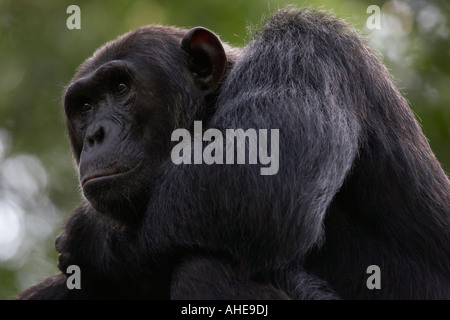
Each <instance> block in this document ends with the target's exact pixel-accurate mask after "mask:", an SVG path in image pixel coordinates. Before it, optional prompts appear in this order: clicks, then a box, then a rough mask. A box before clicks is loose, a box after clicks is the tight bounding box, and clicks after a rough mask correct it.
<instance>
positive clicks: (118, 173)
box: [81, 165, 139, 187]
mask: <svg viewBox="0 0 450 320" xmlns="http://www.w3.org/2000/svg"><path fill="white" fill-rule="evenodd" d="M138 166H139V165H135V166H133V167H124V168H111V169H110V170H107V171H100V172H96V173H93V174H90V175H88V176H85V177H84V178H83V179H82V180H81V186H82V187H83V186H84V185H85V184H86V183H87V182H91V183H93V182H101V181H102V180H109V179H118V178H121V177H124V176H127V175H129V174H130V173H132V172H133V171H135V170H136V169H137V168H138Z"/></svg>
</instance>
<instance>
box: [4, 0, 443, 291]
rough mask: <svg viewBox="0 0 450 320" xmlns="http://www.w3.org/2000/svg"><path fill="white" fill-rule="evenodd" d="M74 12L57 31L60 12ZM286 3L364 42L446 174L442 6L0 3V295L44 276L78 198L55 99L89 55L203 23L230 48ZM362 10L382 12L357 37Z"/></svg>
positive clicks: (266, 0) (52, 269)
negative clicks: (108, 45)
mask: <svg viewBox="0 0 450 320" xmlns="http://www.w3.org/2000/svg"><path fill="white" fill-rule="evenodd" d="M71 4H77V5H78V6H79V7H80V9H81V29H80V30H69V29H68V28H67V27H66V20H67V19H68V17H69V16H70V15H69V14H67V13H66V9H67V7H68V6H69V5H71ZM287 4H294V5H295V6H297V7H305V6H312V7H315V8H322V9H327V10H330V11H333V12H335V13H336V15H337V16H339V17H341V18H345V19H347V20H348V21H349V22H350V23H352V24H353V25H355V26H356V27H357V28H358V29H360V30H361V31H362V32H363V34H365V35H367V37H368V41H369V44H370V45H371V46H372V47H373V48H375V49H376V50H379V51H380V52H381V53H382V54H383V57H384V62H385V64H386V65H387V66H388V67H389V69H390V70H391V73H392V74H393V76H394V78H395V79H396V83H397V85H398V87H399V88H401V90H402V91H403V92H404V94H405V95H406V97H407V98H408V100H409V102H410V104H411V107H412V108H413V110H414V112H415V114H416V116H417V118H418V120H419V121H420V123H421V125H422V127H423V130H424V132H425V134H426V135H427V137H428V139H429V140H430V143H431V146H432V148H433V150H434V152H435V153H436V155H437V157H438V159H439V160H440V162H441V163H442V165H443V167H444V169H445V170H446V171H447V172H449V171H450V45H449V39H450V27H449V21H448V17H449V13H450V4H449V1H447V0H443V1H438V0H434V1H422V0H416V1H361V0H358V1H342V0H340V1H337V0H336V1H334V0H329V1H325V0H324V1H295V0H290V1H282V0H280V1H270V0H260V1H259V0H254V1H248V0H241V1H231V0H227V1H224V0H219V1H202V0H196V1H174V0H173V1H172V0H171V1H168V0H164V1H162V0H161V1H160V0H154V1H125V0H118V1H61V0H41V1H18V0H11V1H8V0H0V299H8V298H11V297H12V296H13V295H15V294H17V293H18V292H19V291H20V290H21V289H23V288H25V287H28V286H30V285H32V284H35V283H37V282H38V281H39V280H41V279H43V278H44V277H46V276H48V275H50V274H53V273H56V272H57V268H56V254H55V252H54V248H53V241H54V238H55V236H56V235H57V234H58V233H59V231H60V228H61V225H62V223H63V221H64V220H65V219H66V218H67V217H68V215H69V213H70V212H71V210H72V209H73V208H74V206H75V205H76V203H78V202H79V201H80V199H81V196H80V191H79V188H78V182H77V175H76V171H75V169H74V165H73V161H72V157H71V153H70V148H69V144H68V139H67V135H66V132H65V128H64V123H63V117H62V111H61V103H60V102H61V93H62V90H63V87H64V85H65V84H66V83H67V82H68V81H69V80H70V79H71V77H72V75H73V74H74V71H75V69H76V68H77V66H78V65H79V64H80V63H81V62H82V61H83V60H84V59H86V58H87V57H89V56H90V55H91V54H92V53H93V51H94V50H95V49H97V48H98V47H99V46H101V45H102V44H104V43H105V42H106V41H108V40H111V39H114V38H115V37H117V36H118V35H120V34H123V33H125V32H127V31H129V30H131V29H134V28H136V27H139V26H141V25H145V24H166V25H175V26H179V27H186V28H189V27H194V26H198V25H201V26H204V27H207V28H209V29H212V30H213V31H215V32H216V33H217V34H219V35H220V36H221V38H222V40H224V41H227V42H229V43H230V44H232V45H237V46H242V45H244V44H245V43H246V42H247V41H248V39H249V37H248V29H249V27H250V28H254V27H255V26H258V25H260V23H261V21H262V18H264V17H267V16H268V15H269V14H270V12H273V11H275V10H277V9H278V8H282V7H284V6H286V5H287ZM369 5H378V6H379V7H380V8H382V11H381V12H382V16H381V19H382V20H381V29H380V30H369V29H368V28H367V27H366V21H367V19H368V17H369V16H370V14H368V13H366V10H367V7H368V6H369Z"/></svg>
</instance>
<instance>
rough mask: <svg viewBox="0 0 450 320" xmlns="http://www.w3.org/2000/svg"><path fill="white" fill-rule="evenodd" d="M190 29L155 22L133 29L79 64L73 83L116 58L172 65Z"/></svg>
mask: <svg viewBox="0 0 450 320" xmlns="http://www.w3.org/2000/svg"><path fill="white" fill-rule="evenodd" d="M187 31H188V30H186V29H180V28H175V27H167V26H153V25H152V26H145V27H141V28H139V29H136V30H133V31H130V32H128V33H126V34H124V35H122V36H120V37H118V38H117V39H116V40H113V41H110V42H108V43H107V44H106V45H104V46H103V47H101V48H100V49H98V50H97V51H96V52H95V53H94V54H93V55H92V57H90V58H89V59H87V60H86V61H85V62H84V63H83V64H82V65H81V66H80V67H79V69H78V71H77V73H76V74H75V76H74V79H73V80H72V82H73V81H75V80H77V79H79V78H82V77H84V76H86V75H87V74H89V73H92V72H93V71H94V70H96V69H98V68H99V67H101V66H102V65H103V64H106V63H108V62H110V61H114V60H128V61H133V62H135V63H136V64H144V63H145V64H157V65H159V66H161V65H168V66H169V65H171V64H173V61H174V60H173V59H177V57H179V55H180V46H181V40H182V39H183V37H184V35H185V34H186V32H187Z"/></svg>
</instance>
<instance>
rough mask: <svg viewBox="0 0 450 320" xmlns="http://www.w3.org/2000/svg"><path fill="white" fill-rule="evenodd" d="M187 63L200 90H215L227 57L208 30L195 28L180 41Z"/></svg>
mask: <svg viewBox="0 0 450 320" xmlns="http://www.w3.org/2000/svg"><path fill="white" fill-rule="evenodd" d="M181 48H182V49H183V51H184V52H186V53H187V63H188V67H189V70H190V72H191V73H192V76H193V78H194V81H195V84H196V85H197V87H198V88H199V89H200V90H204V91H207V92H213V91H214V90H216V89H217V87H218V85H219V83H220V81H221V80H222V78H223V76H224V74H225V72H226V69H227V56H226V54H225V50H224V48H223V46H222V43H221V42H220V40H219V38H218V37H217V36H216V35H215V34H214V33H213V32H211V31H209V30H208V29H205V28H202V27H196V28H194V29H192V30H190V31H189V32H188V33H186V35H185V36H184V38H183V40H182V41H181Z"/></svg>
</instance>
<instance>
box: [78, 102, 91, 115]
mask: <svg viewBox="0 0 450 320" xmlns="http://www.w3.org/2000/svg"><path fill="white" fill-rule="evenodd" d="M90 110H92V104H90V103H88V102H85V103H84V104H83V105H82V106H81V112H82V113H83V112H87V111H90Z"/></svg>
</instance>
